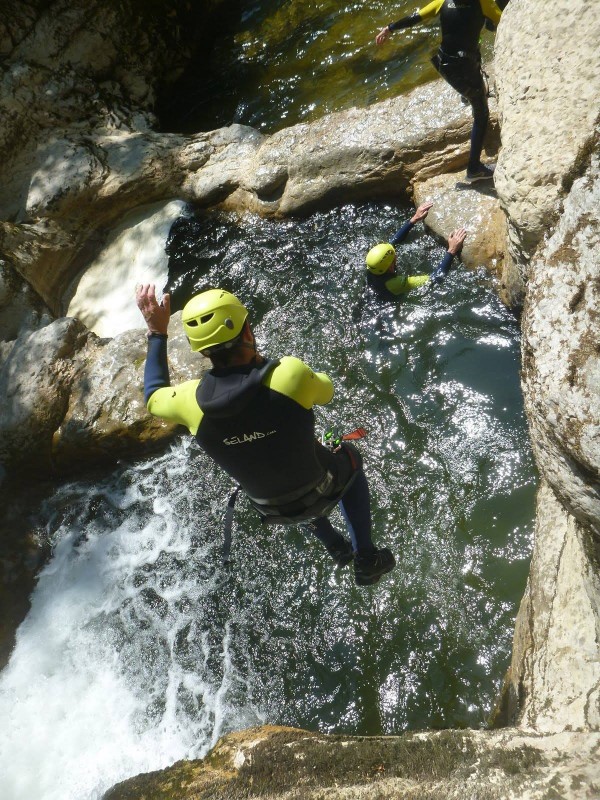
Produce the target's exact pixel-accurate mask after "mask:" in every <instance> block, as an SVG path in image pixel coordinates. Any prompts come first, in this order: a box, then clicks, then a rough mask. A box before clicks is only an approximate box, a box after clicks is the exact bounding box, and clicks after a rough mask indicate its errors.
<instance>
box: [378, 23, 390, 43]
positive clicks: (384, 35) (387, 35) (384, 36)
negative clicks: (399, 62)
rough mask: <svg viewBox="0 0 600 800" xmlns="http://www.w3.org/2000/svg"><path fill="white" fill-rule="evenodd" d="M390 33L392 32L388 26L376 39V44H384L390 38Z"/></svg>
mask: <svg viewBox="0 0 600 800" xmlns="http://www.w3.org/2000/svg"><path fill="white" fill-rule="evenodd" d="M390 33H391V31H390V29H389V28H388V27H387V26H386V27H385V28H382V29H381V30H380V31H379V33H378V34H377V36H376V37H375V44H383V43H384V42H385V41H386V40H387V39H389V38H390Z"/></svg>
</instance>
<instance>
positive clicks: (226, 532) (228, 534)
mask: <svg viewBox="0 0 600 800" xmlns="http://www.w3.org/2000/svg"><path fill="white" fill-rule="evenodd" d="M366 435H367V431H366V430H365V429H364V428H361V427H359V428H355V429H354V430H353V431H350V433H344V434H341V435H340V434H338V433H336V432H335V431H334V430H333V428H331V429H329V430H328V431H323V433H322V435H321V442H322V443H323V444H324V445H325V447H328V448H330V449H331V450H337V449H338V447H340V446H341V445H342V443H343V442H351V441H357V440H358V439H364V437H365V436H366ZM348 457H349V458H350V461H351V462H352V464H353V466H354V470H353V474H352V475H351V476H350V479H349V481H348V482H347V485H346V486H344V488H343V491H345V490H346V488H347V486H348V485H349V483H350V482H351V481H352V480H353V479H354V477H355V474H356V469H357V468H359V467H360V463H361V458H360V455H359V453H358V451H357V450H354V449H353V448H351V447H350V446H349V447H348ZM328 475H329V473H326V477H327V476H328ZM323 488H324V489H325V488H327V489H328V488H329V487H323ZM240 490H241V487H240V486H236V487H235V489H234V490H233V492H232V493H231V494H230V496H229V500H228V501H227V506H226V508H225V516H224V519H223V549H222V554H221V561H222V564H223V566H224V567H226V568H229V567H230V566H231V544H232V538H233V513H234V509H235V503H236V500H237V497H238V494H239V493H240ZM301 491H302V492H304V491H305V489H302V490H301ZM314 491H317V488H315V489H314ZM342 493H343V492H342ZM294 494H296V493H294ZM309 494H310V492H309V493H308V494H307V495H306V496H308V495H309ZM319 494H320V492H319ZM323 494H325V491H323ZM248 499H249V500H250V502H251V503H252V505H253V506H254V508H256V510H257V511H259V513H260V512H261V504H260V503H258V502H257V501H256V500H254V501H253V500H252V498H248ZM279 499H280V498H278V500H279ZM286 499H287V498H286ZM302 499H305V498H302ZM317 499H318V498H317V497H315V498H313V497H312V496H311V497H310V500H311V504H312V503H314V502H315V500H317ZM323 501H324V505H323V507H322V508H321V509H319V514H324V515H326V514H328V513H330V511H331V508H330V507H329V506H330V505H331V503H333V506H335V505H336V504H337V502H338V500H337V499H335V500H333V501H328V498H326V497H324V496H323ZM266 510H267V509H266V507H264V508H263V509H262V513H263V515H264V514H265V512H266ZM302 521H303V520H302V518H301V516H299V517H298V518H297V519H292V518H290V519H288V518H286V517H285V515H277V516H275V515H274V516H271V518H270V519H269V516H268V512H267V516H263V522H266V523H271V524H276V523H281V524H286V523H296V522H297V523H300V522H302Z"/></svg>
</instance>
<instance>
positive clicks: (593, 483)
mask: <svg viewBox="0 0 600 800" xmlns="http://www.w3.org/2000/svg"><path fill="white" fill-rule="evenodd" d="M599 208H600V159H599V158H598V157H597V156H594V158H593V159H592V162H591V164H590V167H589V169H588V171H587V172H586V174H585V176H584V177H582V178H580V179H578V180H577V181H575V183H574V184H573V187H572V189H571V192H570V194H569V196H568V198H567V200H566V201H565V203H564V212H563V214H562V216H561V218H560V221H559V224H558V225H557V227H556V230H555V232H554V234H553V235H552V236H551V238H550V239H549V240H548V243H547V245H546V247H545V248H544V249H543V250H542V251H541V253H540V254H539V255H538V256H537V257H536V258H535V259H534V260H533V261H532V263H531V267H530V272H531V278H530V283H529V287H528V294H527V301H526V306H525V312H524V315H523V391H524V395H525V408H526V411H527V415H528V418H529V424H530V428H531V435H532V443H533V448H534V452H535V455H536V460H537V463H538V467H539V469H540V472H541V473H542V474H543V475H544V477H545V478H546V480H547V481H548V483H549V484H550V485H551V486H552V488H553V489H554V491H555V492H556V494H557V495H558V497H560V499H561V501H562V502H563V504H564V505H565V508H566V509H567V510H568V511H569V512H570V513H571V514H572V515H573V516H575V517H576V518H577V519H578V520H580V522H582V523H583V524H584V525H586V526H588V527H590V528H591V529H592V530H594V531H595V532H596V534H597V535H598V536H600V336H599V331H600V279H599V271H598V270H599V264H600V213H599V211H598V209H599Z"/></svg>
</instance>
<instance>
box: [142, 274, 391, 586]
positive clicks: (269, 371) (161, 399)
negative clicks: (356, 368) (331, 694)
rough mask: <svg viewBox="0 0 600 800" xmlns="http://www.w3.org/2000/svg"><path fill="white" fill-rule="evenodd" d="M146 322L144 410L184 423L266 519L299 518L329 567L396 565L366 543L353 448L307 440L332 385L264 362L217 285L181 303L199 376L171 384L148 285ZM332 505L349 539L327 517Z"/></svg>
mask: <svg viewBox="0 0 600 800" xmlns="http://www.w3.org/2000/svg"><path fill="white" fill-rule="evenodd" d="M136 301H137V305H138V308H139V309H140V311H141V312H142V315H143V317H144V319H145V321H146V324H147V326H148V355H147V359H146V366H145V372H144V396H145V401H146V404H147V408H148V410H149V412H150V413H151V414H153V415H154V416H157V417H160V418H161V419H166V420H169V421H171V422H177V423H180V424H182V425H185V426H186V427H187V428H188V430H189V431H190V433H192V435H193V436H195V438H196V441H197V442H198V444H199V445H200V447H201V448H202V449H203V450H204V451H205V452H206V453H207V454H208V455H209V456H210V457H211V458H213V459H214V461H215V462H216V463H217V464H218V465H219V466H220V467H221V468H222V469H223V470H225V472H226V473H227V474H228V475H229V476H230V477H231V478H232V479H233V480H234V481H236V482H237V483H238V484H239V485H240V487H241V488H242V490H243V491H244V492H245V494H246V495H247V497H248V499H249V501H250V503H251V505H252V506H253V507H254V508H255V509H256V511H257V512H258V514H259V515H260V518H261V520H262V521H263V522H264V523H266V524H281V525H290V524H298V523H304V524H306V525H307V526H308V527H309V528H310V530H311V532H312V534H314V535H315V536H316V537H317V538H318V539H319V540H320V541H321V542H322V544H323V545H324V546H325V548H326V549H327V551H328V553H329V555H330V556H331V558H332V559H333V561H334V562H335V564H336V565H337V566H340V567H342V566H345V565H347V564H350V563H351V562H353V564H354V574H355V579H356V583H357V584H359V585H360V586H365V585H370V584H374V583H377V582H378V581H379V579H380V578H381V576H382V575H384V574H385V573H387V572H390V571H391V570H392V569H393V568H394V566H395V563H396V562H395V559H394V556H393V555H392V553H391V551H390V550H388V549H387V548H380V549H379V548H376V547H375V545H374V544H373V541H372V539H371V511H370V505H369V487H368V483H367V479H366V477H365V474H364V472H363V469H362V459H361V457H360V454H359V452H358V450H356V448H354V447H353V446H352V445H350V444H349V443H346V442H343V443H342V444H341V445H340V446H339V447H337V448H336V449H335V450H331V449H330V448H328V447H325V446H324V445H323V444H321V443H320V442H319V441H318V440H317V438H316V437H315V418H314V411H313V407H314V406H315V405H324V404H326V403H329V402H330V400H331V399H332V397H333V392H334V388H333V384H332V382H331V380H330V378H329V377H328V376H327V375H325V374H324V373H320V372H313V371H312V370H311V369H310V367H308V366H307V365H306V364H305V363H304V362H303V361H301V360H300V359H298V358H294V357H292V356H284V357H283V358H281V359H269V358H265V357H264V356H262V355H261V354H260V353H259V352H258V351H257V348H256V341H255V338H254V334H253V332H252V328H251V327H250V323H249V320H248V311H247V309H246V308H245V307H244V305H242V303H241V302H240V301H239V300H238V298H237V297H235V295H233V294H231V293H230V292H227V291H225V290H223V289H210V290H208V291H204V292H202V293H200V294H198V295H196V296H195V297H192V299H191V300H190V301H189V302H188V303H187V304H186V306H185V307H184V309H183V312H182V322H183V328H184V330H185V333H186V335H187V337H188V341H189V343H190V346H191V348H192V350H193V351H194V352H200V353H201V354H202V355H203V356H206V357H207V358H209V359H210V361H211V364H212V368H211V369H210V370H209V372H208V373H206V374H205V375H204V377H203V378H202V379H199V380H191V381H186V382H185V383H182V384H180V385H177V386H171V383H170V378H169V367H168V361H167V327H168V324H169V319H170V299H169V295H165V296H164V298H163V300H162V302H161V303H158V301H157V299H156V292H155V287H154V286H153V285H152V284H144V285H138V286H137V287H136ZM338 503H339V505H340V508H341V511H342V514H343V516H344V518H345V520H346V523H347V526H348V530H349V534H350V538H351V542H349V541H348V540H347V539H346V538H345V537H344V536H342V534H340V533H339V532H338V531H337V530H336V529H335V528H334V527H333V525H332V524H331V522H330V521H329V519H328V516H329V514H330V513H331V512H332V511H333V509H334V508H335V506H336V505H337V504H338Z"/></svg>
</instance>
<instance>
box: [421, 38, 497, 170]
mask: <svg viewBox="0 0 600 800" xmlns="http://www.w3.org/2000/svg"><path fill="white" fill-rule="evenodd" d="M432 62H433V65H434V66H435V68H436V69H437V70H438V72H439V73H440V75H441V76H442V78H444V80H445V81H446V82H447V83H449V84H450V86H452V88H453V89H455V90H456V91H457V92H458V93H459V94H461V95H463V96H464V97H466V98H467V100H468V101H469V103H470V105H471V109H472V111H473V128H472V130H471V150H470V153H469V164H468V169H469V170H477V169H478V168H479V165H480V164H481V151H482V150H483V140H484V138H485V132H486V130H487V126H488V120H489V117H490V112H489V108H488V101H487V89H486V86H485V81H484V80H483V74H482V72H481V63H480V61H479V59H477V58H475V57H471V56H448V55H446V54H445V53H444V52H443V51H442V50H440V52H439V53H438V54H437V55H436V56H435V57H434V58H433V59H432Z"/></svg>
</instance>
